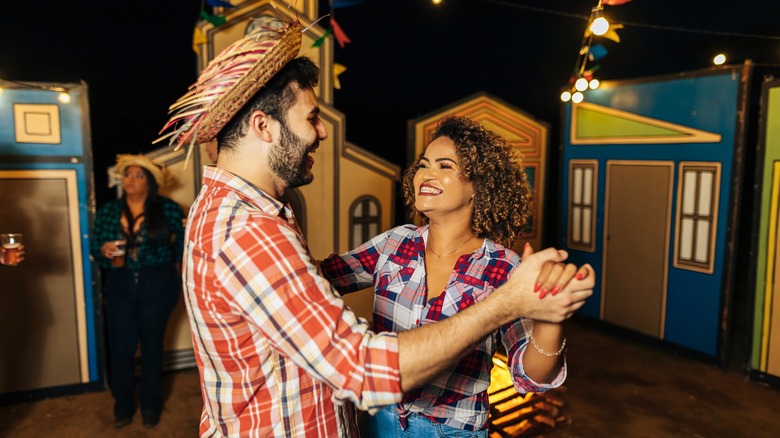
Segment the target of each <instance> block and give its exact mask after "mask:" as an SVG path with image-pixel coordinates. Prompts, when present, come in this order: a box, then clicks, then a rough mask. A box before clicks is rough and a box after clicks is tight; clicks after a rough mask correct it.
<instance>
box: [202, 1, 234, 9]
mask: <svg viewBox="0 0 780 438" xmlns="http://www.w3.org/2000/svg"><path fill="white" fill-rule="evenodd" d="M206 3H207V4H208V5H209V6H211V7H216V8H219V7H222V8H235V6H233V5H231V4H230V3H228V2H226V1H223V0H206Z"/></svg>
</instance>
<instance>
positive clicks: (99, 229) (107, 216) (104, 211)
mask: <svg viewBox="0 0 780 438" xmlns="http://www.w3.org/2000/svg"><path fill="white" fill-rule="evenodd" d="M114 212H115V209H114V208H113V204H112V203H108V204H105V205H103V206H102V207H101V208H99V209H98V211H97V214H96V215H95V227H94V231H93V233H92V239H91V240H90V243H89V247H90V253H91V254H92V260H93V261H94V262H95V263H97V264H98V266H100V267H101V268H110V267H111V259H108V258H106V257H103V254H101V252H100V250H101V248H103V244H104V243H106V242H108V241H109V240H116V239H117V238H118V236H116V235H115V234H116V233H117V232H118V229H119V224H118V223H116V222H115V220H114Z"/></svg>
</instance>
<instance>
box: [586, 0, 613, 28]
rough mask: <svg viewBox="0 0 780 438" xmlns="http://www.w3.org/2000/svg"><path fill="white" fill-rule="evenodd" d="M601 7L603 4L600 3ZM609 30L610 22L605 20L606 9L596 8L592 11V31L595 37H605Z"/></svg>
mask: <svg viewBox="0 0 780 438" xmlns="http://www.w3.org/2000/svg"><path fill="white" fill-rule="evenodd" d="M599 5H601V2H599ZM608 30H609V21H607V19H606V18H604V8H602V7H601V6H596V7H595V8H593V9H591V11H590V31H591V32H593V34H594V35H599V36H601V35H604V34H605V33H607V31H608Z"/></svg>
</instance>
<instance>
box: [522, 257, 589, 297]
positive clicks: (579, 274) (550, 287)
mask: <svg viewBox="0 0 780 438" xmlns="http://www.w3.org/2000/svg"><path fill="white" fill-rule="evenodd" d="M533 252H534V251H533V248H531V245H530V244H529V243H526V244H525V246H524V247H523V255H522V260H525V259H526V257H528V256H530V255H531V254H533ZM591 271H593V268H592V267H591V266H590V265H588V264H585V265H583V266H582V267H580V268H579V269H577V267H576V266H575V265H574V264H572V263H566V264H564V263H561V262H552V261H548V262H545V263H544V265H542V270H541V272H540V273H539V278H537V280H536V284H534V292H538V293H539V299H542V298H544V297H545V296H546V295H547V294H548V293H549V294H550V295H552V296H555V295H557V294H558V292H560V291H561V290H562V289H563V288H564V287H566V285H567V284H569V282H571V280H572V278H576V279H577V280H584V279H585V278H587V277H589V276H590V275H591ZM583 304H584V303H583Z"/></svg>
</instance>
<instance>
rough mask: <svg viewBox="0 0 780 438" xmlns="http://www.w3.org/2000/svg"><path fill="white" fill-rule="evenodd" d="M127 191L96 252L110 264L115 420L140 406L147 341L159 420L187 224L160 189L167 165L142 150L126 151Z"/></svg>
mask: <svg viewBox="0 0 780 438" xmlns="http://www.w3.org/2000/svg"><path fill="white" fill-rule="evenodd" d="M116 170H117V173H118V174H119V175H121V176H122V184H123V192H124V193H123V195H122V198H121V199H117V200H114V201H111V202H109V203H107V204H105V205H103V206H102V207H101V208H100V210H98V212H97V216H96V218H95V235H94V238H93V239H92V248H91V250H92V251H91V252H92V256H93V258H94V259H95V260H96V261H97V262H98V263H99V264H100V267H101V268H104V274H106V275H105V282H104V291H103V292H104V299H105V300H106V321H107V326H108V346H109V372H110V377H109V382H110V386H111V395H112V396H113V397H114V426H115V427H117V428H120V427H124V426H127V425H129V424H130V423H131V422H132V418H133V413H134V411H135V403H134V402H135V391H134V371H135V352H136V347H137V345H138V343H139V342H140V344H141V384H140V386H141V391H140V392H141V397H140V401H141V414H142V417H143V424H144V426H146V427H154V426H156V425H157V423H159V421H160V413H161V412H162V404H163V390H162V382H161V381H162V367H163V338H164V335H165V328H166V325H167V323H168V317H169V316H170V314H171V312H172V311H173V309H174V307H175V306H176V302H177V300H178V298H179V293H180V290H181V289H180V288H181V277H180V270H179V269H178V266H179V263H180V262H181V257H182V250H183V242H184V240H183V239H184V230H183V226H182V219H183V218H184V215H183V213H182V210H181V207H179V205H178V204H176V203H175V202H173V201H172V200H170V199H168V198H166V197H164V196H160V195H159V193H158V190H159V188H160V186H162V185H163V183H164V176H165V175H164V169H163V168H162V167H161V166H159V165H157V164H156V163H154V162H153V161H152V160H150V159H149V158H147V157H145V156H143V155H119V156H118V157H117V163H116Z"/></svg>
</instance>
